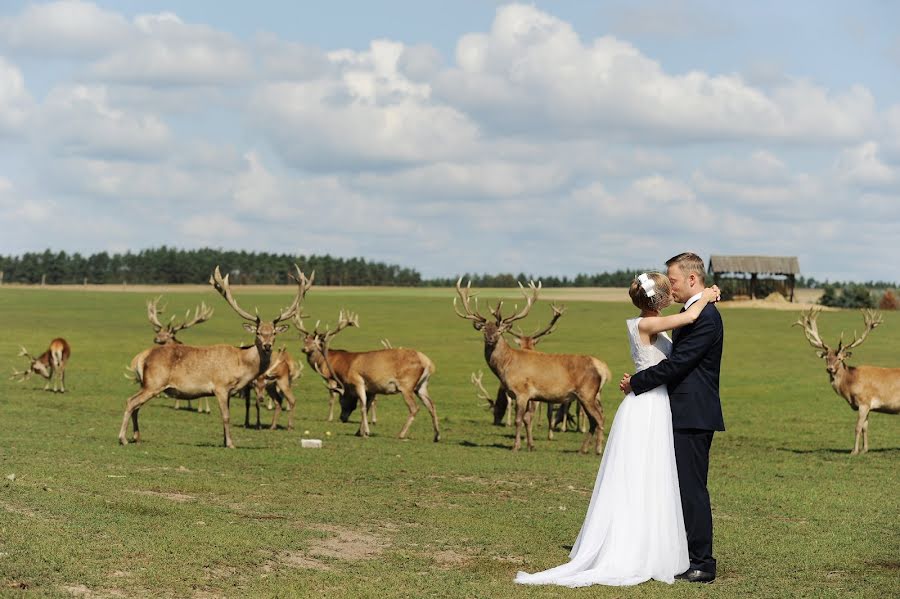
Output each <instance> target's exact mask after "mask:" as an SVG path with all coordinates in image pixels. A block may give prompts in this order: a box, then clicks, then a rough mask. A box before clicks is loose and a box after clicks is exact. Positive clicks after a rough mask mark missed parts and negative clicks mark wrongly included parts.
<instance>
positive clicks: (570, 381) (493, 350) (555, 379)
mask: <svg viewBox="0 0 900 599" xmlns="http://www.w3.org/2000/svg"><path fill="white" fill-rule="evenodd" d="M461 284H462V277H460V278H459V280H458V281H457V282H456V293H457V295H458V298H453V309H454V311H455V312H456V315H457V316H459V317H460V318H465V319H466V320H471V321H472V326H473V327H475V330H478V331H481V332H482V333H483V335H484V357H485V360H486V361H487V364H488V366H489V367H490V369H491V371H492V372H493V373H494V374H495V375H496V376H497V378H498V379H500V383H501V384H502V385H503V386H504V387H505V388H506V389H507V395H508V397H509V399H510V401H515V403H516V440H515V443H514V445H513V451H518V450H519V448H520V447H521V430H522V424H523V423H524V424H525V432H526V437H527V444H528V449H529V450H533V449H534V439H533V437H532V430H531V424H532V413H531V412H529V411H528V402H529V401H532V400H535V401H543V402H546V403H563V402H565V401H567V400H569V399H571V398H572V397H575V398H576V399H577V400H578V402H579V403H580V404H581V407H582V408H583V409H584V411H585V412H586V413H587V414H588V417H589V419H590V430H588V431H587V433H586V435H585V438H584V442H583V443H582V445H581V453H587V451H588V447H589V446H590V441H591V436H593V437H594V438H595V449H596V452H597V454H600V453H601V452H602V451H603V407H602V405H601V403H600V390H601V389H602V388H603V385H604V384H606V382H607V381H608V380H609V379H610V372H609V368H608V367H607V366H606V364H605V363H603V362H602V361H600V360H598V359H597V358H594V357H592V356H579V355H563V354H545V353H542V352H538V351H534V350H522V349H514V348H512V347H510V345H509V344H508V343H507V342H506V339H504V338H503V333H505V332H506V331H508V330H510V328H511V327H512V324H513V323H514V322H516V321H518V320H521V319H523V318H525V317H526V316H527V315H528V313H529V312H530V311H531V308H532V306H533V305H534V302H535V300H537V297H538V294H539V292H540V289H541V288H540V285H538V286H535V284H534V283H529V288H530V289H531V295H529V294H528V293H527V292H526V291H525V289H524V287H522V284H521V283H520V284H519V287H520V289H522V293H523V295H524V296H525V307H524V308H522V310H521V311H519V312H515V311H514V313H513V314H512V315H510V316H507V317H503V315H502V308H503V302H502V301H501V302H499V303H498V304H497V307H496V308H492V309H491V314H492V315H493V316H494V321H493V322H492V321H489V320H488V319H487V318H485V317H484V316H482V315H481V314H479V313H478V305H477V301H476V303H475V306H474V307H473V306H471V305H470V300H471V298H470V292H471V286H472V283H471V281H470V282H469V285H468V286H467V287H466V289H463V288H462V287H461ZM457 299H459V300H460V304H461V305H462V308H463V310H464V312H460V311H459V309H458V308H457V301H456V300H457Z"/></svg>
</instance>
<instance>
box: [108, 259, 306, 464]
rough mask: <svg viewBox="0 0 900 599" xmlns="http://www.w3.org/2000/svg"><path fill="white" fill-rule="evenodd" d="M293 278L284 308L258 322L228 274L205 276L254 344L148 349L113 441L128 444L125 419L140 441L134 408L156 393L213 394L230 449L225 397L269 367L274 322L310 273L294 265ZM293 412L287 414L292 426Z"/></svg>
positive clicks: (277, 328)
mask: <svg viewBox="0 0 900 599" xmlns="http://www.w3.org/2000/svg"><path fill="white" fill-rule="evenodd" d="M295 268H296V269H297V276H296V277H294V279H295V280H296V282H297V293H296V295H295V297H294V301H293V302H292V303H291V305H290V306H288V307H287V308H285V309H284V310H282V311H281V313H280V314H279V315H278V316H277V317H276V318H275V319H274V320H271V321H264V320H262V319H261V318H260V317H259V315H258V314H256V315H253V314H250V313H249V312H247V311H246V310H244V309H243V308H241V307H240V306H239V305H238V303H237V302H236V301H235V299H234V297H232V295H231V288H230V286H229V284H228V276H227V275H226V276H225V277H224V278H222V275H221V273H220V272H219V268H218V267H216V270H215V273H214V274H213V275H212V276H211V277H210V279H209V282H210V283H211V284H212V285H213V287H215V289H216V291H218V292H219V294H220V295H221V296H222V297H224V298H225V301H227V302H228V305H229V306H231V308H232V309H233V310H234V311H235V312H237V314H238V315H239V316H241V317H242V318H243V319H244V320H246V321H248V322H245V323H244V328H245V329H246V330H247V331H250V332H252V333H254V334H255V336H256V337H255V342H254V344H253V345H252V346H250V347H246V348H240V347H234V346H231V345H225V344H220V345H210V346H203V347H198V346H191V345H182V344H172V345H161V346H159V347H156V348H153V349H152V350H151V351H150V353H149V354H148V355H147V358H146V359H145V360H144V368H143V371H142V372H141V389H140V391H138V392H137V393H135V394H134V395H132V396H131V397H130V398H129V399H128V402H127V404H126V407H125V415H124V416H123V418H122V427H121V429H120V430H119V442H120V443H122V444H123V445H126V444H127V443H128V440H127V439H126V438H125V434H126V432H127V430H128V419H129V418H131V420H132V424H133V427H134V441H135V442H137V441H140V429H139V428H138V412H139V410H140V409H141V406H142V405H143V404H144V403H146V402H147V401H149V400H150V399H152V398H153V397H155V396H156V395H158V394H160V393H163V392H164V393H166V395H169V396H170V397H178V398H180V399H188V398H191V399H195V398H198V397H203V396H209V395H215V397H216V400H217V401H218V403H219V412H220V413H221V414H222V428H223V432H224V444H225V446H226V447H229V448H233V447H234V442H233V441H232V440H231V430H230V421H231V416H230V411H229V399H230V397H231V395H232V394H234V393H236V392H238V391H240V390H242V389H244V388H245V387H247V386H248V385H250V384H251V383H252V382H253V381H254V380H255V379H257V378H258V377H259V375H261V374H263V373H264V372H265V371H266V370H267V369H268V368H269V366H270V365H271V364H270V359H271V356H272V344H273V343H274V342H275V336H276V335H278V334H279V333H282V332H284V331H285V330H287V328H288V325H285V324H279V323H280V322H282V321H285V320H289V319H291V318H292V317H293V316H294V315H295V314H296V313H297V310H298V309H299V306H300V303H301V302H302V300H303V298H304V296H305V295H306V292H307V291H309V288H310V287H311V286H312V282H313V278H314V276H315V273H313V275H312V276H310V278H309V279H307V278H306V276H305V275H304V274H303V273H302V272H301V271H300V268H299V267H297V266H296V265H295ZM293 416H294V412H293V411H291V415H290V417H289V422H290V425H293Z"/></svg>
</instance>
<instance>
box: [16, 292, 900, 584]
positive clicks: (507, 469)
mask: <svg viewBox="0 0 900 599" xmlns="http://www.w3.org/2000/svg"><path fill="white" fill-rule="evenodd" d="M235 293H236V295H237V296H238V299H239V301H240V302H241V304H242V305H244V306H245V307H246V306H248V305H249V306H252V305H253V304H254V303H256V304H258V305H259V308H260V311H261V313H262V314H263V315H264V316H266V315H271V314H274V313H275V311H276V310H277V309H278V308H279V307H281V306H282V305H284V304H286V303H288V302H289V301H290V299H291V298H290V292H289V291H288V292H285V293H280V294H279V293H272V292H266V293H256V294H248V293H242V290H241V289H240V288H236V289H235ZM482 295H483V296H485V297H490V295H491V294H490V292H485V293H483V294H482ZM451 296H452V292H451V291H449V290H443V291H442V290H425V292H423V293H421V294H419V293H416V292H415V291H414V290H403V291H401V292H396V293H392V292H388V291H385V292H365V291H354V292H341V291H323V290H318V292H317V290H316V288H315V287H314V288H313V289H312V291H310V293H309V296H308V299H307V302H306V306H305V308H304V311H305V312H306V313H308V314H310V315H311V316H312V317H313V319H317V318H321V319H323V320H324V321H329V320H330V321H331V322H333V321H334V319H335V318H336V316H337V312H338V309H339V308H340V307H345V308H349V309H351V310H355V311H358V312H359V314H360V324H361V325H362V326H361V328H360V329H358V330H354V329H350V330H347V331H345V332H343V333H341V336H340V337H339V338H338V340H337V341H336V342H335V346H337V347H345V348H348V349H370V348H375V347H380V344H379V339H381V338H382V337H387V338H389V339H390V340H391V341H392V342H393V344H394V345H395V346H405V347H415V348H416V349H419V350H421V351H423V352H425V353H426V354H428V355H429V356H430V357H431V358H432V360H434V362H435V363H436V364H437V373H436V374H435V376H434V377H433V379H432V383H431V384H430V391H431V395H432V397H433V398H434V400H435V403H436V406H437V409H438V414H439V416H440V418H441V426H442V441H441V442H440V443H437V444H435V443H432V442H431V424H430V422H429V418H428V416H427V412H426V411H425V410H422V411H420V413H419V415H418V417H417V419H416V422H415V424H414V425H413V427H412V429H411V438H410V439H409V440H406V441H400V440H398V439H397V438H396V434H397V432H398V431H399V429H400V427H401V425H402V423H403V418H404V415H405V414H406V408H405V405H404V403H403V401H402V399H400V397H399V396H392V397H382V398H380V400H379V405H378V424H377V425H375V427H374V429H375V430H374V436H373V437H372V438H370V439H361V438H357V437H355V436H354V433H355V432H356V429H357V426H358V413H355V414H354V417H353V418H352V419H351V422H350V423H347V424H342V423H340V422H334V423H329V422H326V416H327V400H326V393H325V389H324V387H323V386H322V384H321V382H320V381H319V380H318V377H317V376H316V375H315V374H313V373H312V372H311V370H310V369H309V368H308V367H307V368H306V369H305V370H304V376H303V378H302V379H301V380H300V381H299V382H298V383H297V384H296V385H295V387H294V391H295V394H296V395H297V397H298V409H297V423H296V430H295V431H292V432H289V431H286V430H278V431H268V430H259V431H257V430H254V429H248V430H245V429H244V428H242V427H241V426H239V424H240V423H242V422H243V415H244V414H243V405H241V404H240V402H238V401H237V400H235V401H234V402H232V422H233V423H234V424H238V426H233V427H232V434H233V437H234V441H235V443H236V445H237V449H236V450H234V451H229V450H225V449H223V448H222V447H221V446H220V445H221V441H222V429H221V420H220V417H219V415H218V413H217V410H216V408H213V414H212V415H201V414H197V413H195V412H191V411H188V410H175V409H173V401H172V400H170V399H166V398H157V399H154V400H152V401H151V402H150V403H149V404H147V405H146V406H145V407H144V408H143V409H142V411H141V432H142V435H143V439H144V441H143V442H142V443H141V444H139V445H129V446H127V447H120V446H118V445H117V441H116V435H117V433H118V428H119V425H120V423H121V418H122V411H123V407H124V400H125V398H127V397H128V396H129V395H130V394H131V393H132V392H133V391H134V385H133V383H131V382H129V381H128V380H126V379H125V377H123V376H122V373H123V367H124V366H125V365H127V363H128V362H129V360H130V359H131V357H132V356H133V355H134V354H136V353H137V352H138V351H140V350H142V349H144V348H145V347H147V346H148V345H149V342H150V340H151V339H152V334H151V329H150V327H149V325H148V323H147V322H146V317H145V316H144V314H145V308H144V301H145V299H146V297H145V296H143V295H141V294H135V293H121V292H93V291H75V290H72V291H58V290H33V289H12V288H0V330H2V331H3V335H2V338H0V367H2V368H3V369H4V370H5V372H9V371H10V370H11V368H12V367H18V368H21V367H22V366H23V359H22V358H17V357H16V354H17V352H18V347H19V344H24V345H25V346H26V347H27V348H28V349H29V350H30V351H31V352H32V353H39V352H40V351H42V350H43V349H44V347H46V344H47V343H48V342H49V341H50V339H51V338H53V337H54V336H63V337H65V338H66V339H68V340H69V342H70V343H71V345H72V350H73V354H72V358H71V361H70V367H69V376H68V381H67V383H68V387H69V389H70V391H69V393H66V394H65V395H63V396H61V395H56V394H52V393H48V392H44V391H42V390H41V389H42V387H43V381H42V380H41V381H40V382H39V381H38V380H36V379H35V378H32V379H31V380H29V381H28V382H26V383H24V384H19V383H15V382H12V381H10V380H8V378H7V377H6V376H4V377H2V379H0V468H2V470H0V474H2V476H3V477H5V478H2V479H0V595H2V596H17V595H19V594H22V595H23V596H25V595H27V596H31V595H40V596H85V597H104V596H123V597H147V596H165V597H220V596H224V597H314V596H323V597H444V598H450V597H514V596H515V597H560V596H564V597H566V596H572V597H663V596H664V597H693V596H703V597H747V596H760V597H798V596H809V597H890V596H894V597H896V596H900V557H898V556H900V509H898V497H900V472H898V470H900V417H897V416H889V415H884V414H872V416H871V418H870V422H871V424H870V441H871V451H870V452H869V453H868V454H866V455H863V456H857V457H851V456H850V455H849V451H850V448H851V447H852V444H853V426H854V423H855V419H856V414H855V413H854V412H852V411H851V410H850V408H849V407H848V406H847V404H846V402H845V401H844V400H843V399H841V398H839V397H838V396H837V395H836V394H835V393H834V392H833V391H832V390H831V388H830V386H829V385H828V382H827V375H826V373H825V369H824V363H823V361H821V360H819V359H818V358H816V357H815V354H814V352H813V350H812V348H810V347H809V346H808V344H807V343H806V340H805V339H804V337H803V335H802V333H801V332H800V330H799V329H797V328H792V327H791V326H790V325H791V323H792V322H793V321H794V320H796V313H794V312H790V311H769V310H730V309H728V308H725V307H723V310H722V314H723V318H724V320H725V326H726V347H725V358H724V363H723V375H722V396H723V407H724V411H725V420H726V426H727V427H728V431H727V432H726V433H723V434H719V435H717V436H716V439H715V441H714V444H713V455H712V463H711V469H710V490H711V494H712V501H713V510H714V519H715V534H716V536H715V539H716V556H717V558H718V560H719V577H718V579H717V581H716V582H715V584H713V585H709V586H700V587H698V586H696V585H688V584H677V585H674V586H668V585H664V584H662V583H657V582H650V583H646V584H643V585H640V586H638V587H634V588H625V589H622V588H603V587H592V588H587V589H579V590H568V589H560V588H557V587H520V586H516V585H514V584H513V583H512V579H513V577H514V575H515V573H516V571H517V570H519V569H523V570H528V571H535V570H539V569H544V568H547V567H550V566H553V565H557V564H559V563H561V562H563V561H565V559H566V556H567V554H568V546H569V545H570V544H571V543H572V542H573V541H574V539H575V535H576V534H577V532H578V529H579V527H580V524H581V520H582V518H583V516H584V512H585V510H586V508H587V502H588V500H589V497H590V491H591V488H592V486H593V482H594V477H595V476H596V472H597V466H598V458H597V457H596V456H592V455H590V456H583V455H579V454H578V453H576V452H577V449H578V447H579V445H580V442H581V439H582V436H581V434H580V433H566V434H558V435H557V436H556V439H555V440H554V441H547V440H546V437H545V435H546V428H543V427H542V428H538V429H536V434H535V441H536V445H537V449H536V451H535V452H527V451H523V452H521V453H518V454H513V453H512V452H511V451H509V448H510V447H511V444H512V430H511V429H507V428H500V427H494V426H492V425H491V424H490V417H489V414H488V413H487V412H486V411H485V410H484V409H483V407H482V406H481V405H479V403H478V401H477V400H476V399H475V396H474V393H473V389H472V387H471V385H470V384H469V381H468V380H469V373H470V372H472V371H473V370H478V369H482V370H485V371H486V375H485V379H486V380H487V379H489V378H490V374H489V373H487V368H486V366H485V364H484V359H483V357H482V344H481V339H480V335H479V334H477V333H476V332H475V331H474V330H473V329H472V327H471V326H470V324H469V323H468V322H464V321H462V320H461V319H459V318H457V317H456V316H455V315H454V314H453V310H452V308H451V304H450V298H451ZM201 299H203V300H206V301H207V302H208V303H210V304H211V305H213V306H214V307H215V308H216V314H215V315H214V316H213V318H212V320H211V321H210V322H208V323H205V324H203V325H200V326H198V327H197V328H196V329H192V330H189V331H186V332H184V333H183V334H182V335H181V337H182V340H183V341H184V342H186V343H193V344H207V343H218V342H227V343H235V344H236V343H238V342H239V341H242V340H243V341H246V340H248V338H249V336H248V335H247V334H246V333H244V332H243V330H242V328H241V326H240V320H239V318H238V317H237V316H236V315H235V314H234V313H233V312H231V310H230V309H229V308H228V307H227V306H226V305H225V302H224V301H222V300H221V298H219V297H218V296H217V295H215V293H214V292H213V291H212V290H209V291H207V292H204V293H201V292H190V293H179V294H172V295H171V296H169V297H168V300H169V304H170V309H171V310H173V311H177V312H182V313H183V311H184V310H185V309H187V308H188V307H191V306H193V305H194V304H196V303H198V302H199V301H200V300H201ZM568 308H569V309H568V311H567V313H566V315H565V316H564V317H563V319H562V320H561V321H560V326H559V329H558V331H557V332H556V333H554V334H553V335H552V336H550V337H548V338H547V339H546V340H545V341H544V342H543V344H542V345H541V349H542V350H544V351H547V352H566V353H576V352H579V353H591V354H593V355H596V356H598V357H600V358H601V359H603V360H605V361H607V363H608V364H609V365H610V367H611V369H612V371H613V373H614V374H615V375H616V376H618V375H619V374H620V373H622V372H625V371H629V372H630V371H631V369H632V367H631V362H630V357H629V351H628V345H627V340H626V333H625V324H624V320H625V319H626V318H628V317H630V316H632V315H633V312H634V310H633V308H632V307H631V306H630V304H627V303H625V302H621V303H590V302H571V303H569V304H568ZM549 313H550V310H549V307H548V305H547V303H546V302H544V303H539V304H538V305H537V306H536V307H535V309H534V312H533V316H532V317H530V319H529V322H528V323H526V325H533V326H534V327H537V326H538V325H541V324H543V323H544V322H545V319H546V318H547V317H548V315H549ZM861 324H862V318H861V317H860V315H859V313H857V312H850V311H847V312H833V313H826V314H823V315H822V316H821V317H820V324H819V326H820V331H821V333H822V335H823V338H824V339H825V340H826V342H835V341H836V339H837V336H838V335H839V333H840V331H841V330H845V331H847V332H848V333H850V332H851V331H852V330H853V329H854V328H856V329H859V328H860V325H861ZM525 328H528V326H526V327H525ZM280 339H281V340H282V341H284V342H287V344H288V348H289V350H290V351H291V352H292V353H293V355H294V356H295V357H299V349H298V346H299V344H298V341H297V336H296V333H295V332H293V331H290V332H288V333H285V334H284V335H283V336H282V337H280ZM279 345H280V344H279ZM851 362H852V363H856V364H860V363H869V364H874V365H881V366H900V314H896V313H886V314H885V315H884V324H883V325H882V326H881V327H880V328H879V329H877V330H876V331H874V332H873V333H872V334H871V335H870V337H869V339H868V340H867V341H866V343H865V344H864V345H863V346H862V347H860V348H859V349H858V350H857V351H855V352H854V357H853V359H852V360H851ZM611 387H613V388H607V389H606V390H605V391H604V394H603V404H604V408H605V411H606V416H607V420H606V428H607V431H608V429H609V426H610V424H611V421H612V417H613V415H614V414H615V410H616V407H617V406H618V404H619V402H620V400H621V394H620V393H619V392H618V389H615V388H614V387H615V385H611ZM270 417H271V416H270V414H266V415H265V416H264V418H265V419H268V418H270ZM283 422H286V419H284V420H283ZM304 430H309V432H310V434H309V436H310V437H315V438H322V439H325V444H324V448H323V449H321V450H309V449H301V448H300V438H301V436H302V434H303V431H304ZM328 433H331V435H330V436H327V435H328ZM13 474H14V475H15V477H14V480H10V478H11V476H9V475H13Z"/></svg>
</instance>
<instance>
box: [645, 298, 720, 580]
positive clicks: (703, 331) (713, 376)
mask: <svg viewBox="0 0 900 599" xmlns="http://www.w3.org/2000/svg"><path fill="white" fill-rule="evenodd" d="M724 337H725V330H724V327H723V326H722V317H721V316H720V315H719V311H718V310H716V307H715V306H714V305H713V304H708V305H707V306H706V307H704V308H703V311H702V312H700V316H699V317H698V318H697V320H696V321H695V322H694V323H693V324H690V325H687V326H685V327H682V328H680V329H675V331H674V333H673V338H672V355H671V356H670V357H669V358H668V359H667V360H663V361H662V362H660V363H659V364H657V365H656V366H652V367H650V368H647V369H646V370H642V371H641V372H638V373H635V374H634V376H632V377H631V389H632V390H633V391H634V393H635V395H640V394H641V393H644V392H645V391H649V390H650V389H654V388H656V387H659V386H660V385H666V386H667V387H668V389H669V401H670V404H671V406H672V428H673V429H674V433H675V434H674V437H675V461H676V463H677V466H678V485H679V487H680V489H681V508H682V511H683V512H684V526H685V529H686V531H687V539H688V550H689V552H690V557H691V569H692V570H693V569H697V570H703V571H705V572H710V573H712V574H715V572H716V560H715V558H713V555H712V510H711V508H710V505H709V491H707V488H706V480H707V473H708V471H709V448H710V446H711V445H712V438H713V433H714V431H724V430H725V422H724V420H723V418H722V404H721V402H720V401H719V371H720V367H721V362H722V344H723V341H724Z"/></svg>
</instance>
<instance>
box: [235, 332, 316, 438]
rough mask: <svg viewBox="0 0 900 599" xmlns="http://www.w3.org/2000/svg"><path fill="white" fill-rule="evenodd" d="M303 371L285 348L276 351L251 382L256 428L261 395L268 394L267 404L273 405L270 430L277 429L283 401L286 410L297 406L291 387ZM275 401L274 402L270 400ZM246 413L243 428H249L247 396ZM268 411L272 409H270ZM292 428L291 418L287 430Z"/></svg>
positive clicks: (301, 365) (257, 426)
mask: <svg viewBox="0 0 900 599" xmlns="http://www.w3.org/2000/svg"><path fill="white" fill-rule="evenodd" d="M302 370H303V364H300V363H299V362H295V361H294V359H293V358H292V357H291V355H290V354H289V353H288V352H287V350H286V349H285V348H283V347H282V348H281V349H280V350H279V351H278V354H277V355H276V357H275V358H274V359H273V360H272V361H271V364H270V366H269V367H268V368H267V369H266V371H265V372H263V373H262V374H260V375H259V376H258V377H256V380H255V381H254V382H253V387H254V390H255V391H256V428H259V404H260V401H261V398H262V396H263V393H266V394H268V396H269V403H270V404H272V403H274V404H275V405H274V406H273V407H274V409H275V414H274V415H273V416H272V425H271V426H270V427H269V429H270V430H275V429H276V428H278V417H279V416H280V415H281V410H282V403H283V401H284V400H285V399H287V402H288V409H289V410H291V411H293V409H294V406H296V405H297V400H296V399H294V393H293V392H292V391H291V385H292V384H293V382H294V381H295V380H296V379H297V378H298V377H299V376H300V373H301V372H302ZM273 399H274V400H275V401H274V402H273V401H272V400H273ZM247 400H248V402H247V411H246V412H245V414H244V428H250V404H249V394H248V395H247ZM268 409H270V410H271V409H273V408H272V407H270V408H268ZM293 428H294V425H293V418H290V423H289V424H288V430H292V429H293Z"/></svg>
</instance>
